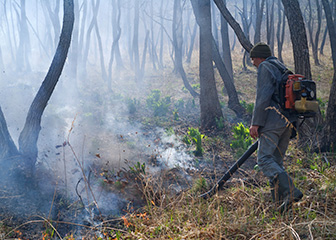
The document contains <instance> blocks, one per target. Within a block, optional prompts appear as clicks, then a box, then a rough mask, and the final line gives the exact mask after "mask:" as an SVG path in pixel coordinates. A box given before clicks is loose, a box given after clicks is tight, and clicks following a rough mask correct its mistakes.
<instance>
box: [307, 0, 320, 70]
mask: <svg viewBox="0 0 336 240" xmlns="http://www.w3.org/2000/svg"><path fill="white" fill-rule="evenodd" d="M315 3H316V4H317V7H316V8H317V9H316V12H317V21H318V22H317V29H316V33H315V38H314V27H315V21H314V20H315V13H314V12H315V11H314V10H313V8H312V3H311V0H308V14H305V16H306V15H308V16H307V17H306V18H305V20H306V23H307V29H308V34H309V40H310V44H311V47H312V52H313V59H314V63H315V65H316V66H319V65H320V62H319V59H318V49H317V47H318V40H319V35H320V29H321V8H320V4H319V2H318V0H316V2H315Z"/></svg>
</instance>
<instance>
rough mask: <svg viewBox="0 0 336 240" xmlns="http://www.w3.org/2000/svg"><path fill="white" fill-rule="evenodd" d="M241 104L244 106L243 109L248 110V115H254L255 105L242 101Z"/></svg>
mask: <svg viewBox="0 0 336 240" xmlns="http://www.w3.org/2000/svg"><path fill="white" fill-rule="evenodd" d="M240 104H241V105H242V106H243V108H245V109H246V112H247V113H248V114H252V113H253V109H254V103H247V102H246V101H244V100H241V101H240Z"/></svg>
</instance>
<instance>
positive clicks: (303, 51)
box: [282, 0, 311, 78]
mask: <svg viewBox="0 0 336 240" xmlns="http://www.w3.org/2000/svg"><path fill="white" fill-rule="evenodd" d="M282 4H283V5H284V8H285V15H286V17H287V22H288V25H289V31H290V36H291V40H292V45H293V54H294V65H295V73H297V74H302V75H304V76H306V77H307V78H311V70H310V62H309V48H308V41H307V35H306V28H305V24H304V21H303V17H302V13H301V9H300V5H299V2H298V0H282Z"/></svg>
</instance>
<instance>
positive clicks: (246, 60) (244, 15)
mask: <svg viewBox="0 0 336 240" xmlns="http://www.w3.org/2000/svg"><path fill="white" fill-rule="evenodd" d="M240 17H241V21H242V25H243V31H244V34H245V36H246V38H247V40H249V41H250V34H249V32H250V27H251V23H252V21H251V19H252V18H249V16H248V11H247V1H246V0H243V11H242V12H241V13H240ZM246 65H248V66H252V63H251V59H250V54H249V51H245V52H244V57H243V69H244V71H246V70H247V66H246Z"/></svg>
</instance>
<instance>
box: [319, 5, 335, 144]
mask: <svg viewBox="0 0 336 240" xmlns="http://www.w3.org/2000/svg"><path fill="white" fill-rule="evenodd" d="M322 4H323V9H324V13H325V16H326V19H327V27H328V32H329V40H330V45H331V54H332V60H333V67H334V76H333V81H332V84H331V88H330V95H329V101H328V107H327V115H326V123H327V124H326V128H325V136H326V140H327V141H325V142H326V143H327V145H328V146H330V145H331V146H332V147H333V149H336V124H335V123H336V29H335V28H336V26H335V24H334V22H333V18H332V12H331V8H330V5H329V2H328V0H322Z"/></svg>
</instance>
